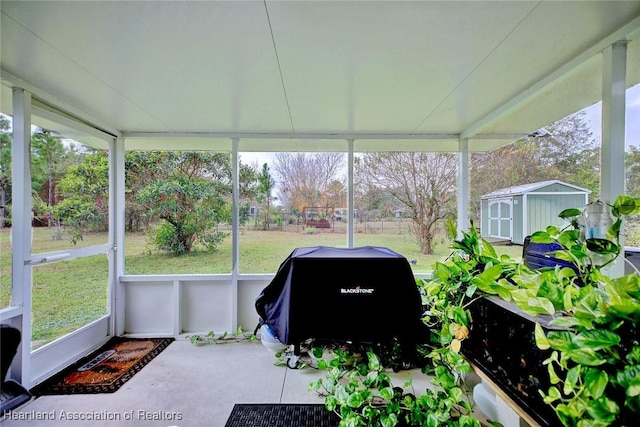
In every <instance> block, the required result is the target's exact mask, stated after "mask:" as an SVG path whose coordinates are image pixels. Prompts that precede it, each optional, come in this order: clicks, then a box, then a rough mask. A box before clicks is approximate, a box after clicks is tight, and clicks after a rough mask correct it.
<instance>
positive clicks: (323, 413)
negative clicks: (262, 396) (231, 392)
mask: <svg viewBox="0 0 640 427" xmlns="http://www.w3.org/2000/svg"><path fill="white" fill-rule="evenodd" d="M338 424H340V417H338V415H336V414H335V413H333V412H330V411H328V410H327V409H326V408H325V407H324V405H305V404H268V403H260V404H236V405H235V406H234V407H233V410H232V411H231V415H229V419H228V420H227V423H226V424H225V427H337V425H338Z"/></svg>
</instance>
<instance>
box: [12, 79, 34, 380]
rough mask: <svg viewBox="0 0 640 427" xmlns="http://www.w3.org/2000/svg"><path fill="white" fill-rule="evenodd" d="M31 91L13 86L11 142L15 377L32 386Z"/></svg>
mask: <svg viewBox="0 0 640 427" xmlns="http://www.w3.org/2000/svg"><path fill="white" fill-rule="evenodd" d="M30 145H31V94H30V93H29V92H27V91H25V90H24V89H21V88H14V89H13V142H12V144H11V150H12V151H11V154H12V168H11V180H12V181H11V182H12V183H13V184H12V185H13V188H12V195H13V204H12V205H13V212H12V216H11V217H12V224H11V238H12V248H11V253H12V265H11V267H12V276H11V282H12V283H11V305H13V306H17V307H20V308H21V311H22V316H21V318H20V319H21V320H20V323H21V324H20V325H14V326H16V327H18V328H19V329H20V331H21V333H22V339H21V342H20V348H19V349H18V354H17V355H16V358H15V359H14V364H13V367H12V371H11V377H12V378H13V379H15V380H17V381H18V382H21V383H22V384H23V385H24V386H25V387H27V388H29V387H30V386H31V379H30V375H31V265H28V264H27V263H26V261H27V260H28V259H29V257H30V255H31V162H30V158H31V157H30Z"/></svg>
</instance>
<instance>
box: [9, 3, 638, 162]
mask: <svg viewBox="0 0 640 427" xmlns="http://www.w3.org/2000/svg"><path fill="white" fill-rule="evenodd" d="M0 7H1V11H2V20H1V23H0V25H1V41H2V43H1V50H0V60H1V64H0V66H1V69H2V80H3V83H5V84H6V85H8V86H16V85H17V86H24V87H26V88H27V89H29V90H31V91H32V92H33V96H34V98H36V99H38V100H40V101H42V102H43V103H45V104H50V105H52V104H53V105H55V106H56V107H57V108H58V109H60V110H62V111H64V112H66V113H68V114H71V115H74V116H78V117H80V118H82V119H83V120H84V121H86V122H90V123H91V124H93V125H96V126H98V127H100V128H102V129H104V130H107V131H109V132H114V133H115V132H121V133H123V134H124V135H125V136H128V137H129V138H128V139H127V141H128V147H129V148H131V147H136V148H143V147H153V146H154V141H157V140H158V138H157V137H167V136H170V137H172V138H171V139H165V140H164V143H163V144H162V146H163V147H165V148H166V147H169V146H172V147H175V148H182V149H196V148H201V147H206V146H211V145H207V144H211V143H212V141H213V142H215V141H218V142H220V143H228V141H227V140H226V139H224V138H216V137H228V136H232V137H233V136H237V137H240V138H241V143H242V144H245V145H244V146H243V147H244V149H246V150H256V151H261V150H264V151H269V150H275V149H279V147H283V146H285V145H286V146H300V143H298V142H292V140H295V141H297V140H301V141H303V140H305V139H314V138H317V139H318V141H316V143H313V144H311V145H310V146H312V147H314V148H313V149H319V147H321V146H322V141H326V147H328V148H327V149H334V148H333V147H334V146H335V145H336V141H333V142H331V141H332V140H335V139H337V138H344V137H355V138H356V139H358V141H356V146H359V147H361V148H362V149H363V150H365V149H369V148H367V147H380V146H384V147H386V149H393V147H396V148H403V147H404V148H407V149H421V148H423V147H424V148H428V149H433V150H443V151H452V150H453V151H454V150H456V149H457V141H458V137H459V136H460V135H463V136H466V137H470V138H472V139H471V141H470V147H471V150H472V151H476V150H485V149H492V148H495V147H496V146H498V145H500V144H502V143H504V142H505V141H512V140H513V137H514V135H524V134H528V133H530V132H532V131H534V130H536V129H538V128H540V127H542V126H545V125H547V124H549V123H551V122H553V121H555V120H557V119H559V118H562V117H564V116H566V115H568V114H570V113H573V112H575V111H578V110H580V109H582V108H584V107H586V106H588V105H591V104H593V103H595V102H597V101H599V100H600V99H601V90H602V89H601V86H602V84H601V79H602V77H601V67H602V61H601V56H602V55H601V51H602V50H603V49H604V48H606V47H607V46H609V45H610V44H611V43H612V42H614V41H616V40H618V39H628V40H630V42H629V44H628V59H627V68H628V71H627V86H632V85H634V84H637V83H640V66H639V65H640V37H639V33H640V1H566V2H565V1H440V2H435V1H412V2H402V1H271V0H268V1H266V2H263V1H103V2H99V1H70V2H64V1H43V2H38V1H20V2H13V1H2V2H1V3H0ZM7 93H8V90H7V89H6V87H5V90H4V91H3V92H2V94H3V96H2V111H3V112H10V109H11V107H10V102H7V99H8V98H9V97H8V96H7ZM156 134H159V135H156ZM503 135H506V137H507V139H504V140H502V139H501V138H502V137H503ZM194 136H195V137H194ZM278 141H280V142H278ZM287 141H288V142H287ZM358 144H359V145H358ZM158 146H159V145H158Z"/></svg>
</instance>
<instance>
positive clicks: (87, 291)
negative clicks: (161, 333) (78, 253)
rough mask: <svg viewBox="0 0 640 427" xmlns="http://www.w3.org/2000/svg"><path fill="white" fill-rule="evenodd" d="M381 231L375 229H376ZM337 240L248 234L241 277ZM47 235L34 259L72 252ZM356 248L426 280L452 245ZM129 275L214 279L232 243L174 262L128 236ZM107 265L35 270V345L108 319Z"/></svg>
mask: <svg viewBox="0 0 640 427" xmlns="http://www.w3.org/2000/svg"><path fill="white" fill-rule="evenodd" d="M371 230H375V229H373V228H372V229H371ZM339 231H340V230H336V231H335V232H331V231H330V232H327V231H322V232H317V233H315V234H308V233H303V232H302V230H301V228H298V229H297V230H296V229H295V228H294V229H292V230H290V231H284V230H269V231H262V230H260V231H244V232H242V233H241V235H240V241H239V244H240V272H241V273H275V272H276V270H277V269H278V266H279V265H280V263H281V262H282V261H283V260H284V259H285V258H286V257H287V255H289V253H291V251H292V250H293V249H294V248H296V247H301V246H316V245H326V246H343V247H344V246H346V235H345V234H343V233H341V232H339ZM51 236H52V232H51V230H49V229H46V228H37V229H34V233H33V239H32V242H33V252H34V253H42V252H49V251H54V250H64V249H68V248H71V247H73V246H72V245H70V243H69V240H68V239H69V236H66V235H64V234H63V236H62V237H63V240H52V238H51ZM354 239H355V246H365V245H374V246H386V247H389V248H391V249H393V250H395V251H397V252H400V253H402V254H403V255H404V256H406V257H407V258H408V259H410V260H413V259H415V260H416V263H415V264H414V265H412V268H413V269H414V271H416V272H426V271H428V270H430V269H431V266H432V265H433V264H434V263H435V262H436V261H439V260H443V259H445V258H446V257H447V256H448V255H449V253H450V252H451V251H450V249H449V248H448V246H449V242H448V241H446V240H445V239H444V238H439V239H438V240H437V242H436V244H435V245H434V254H433V255H428V256H427V255H422V254H421V253H420V251H419V250H418V248H417V246H416V245H415V243H413V241H412V240H411V238H410V237H409V236H408V235H407V234H406V233H404V232H402V230H400V229H393V228H389V227H388V228H387V230H386V232H384V231H381V230H380V229H379V230H378V232H377V233H375V234H364V233H358V234H356V236H355V238H354ZM106 241H107V235H106V234H104V233H95V234H89V235H85V236H84V239H83V241H82V242H81V244H82V246H89V245H96V244H103V243H105V242H106ZM125 247H126V253H125V272H126V274H213V273H229V272H230V271H231V238H230V237H228V238H227V239H225V241H224V242H223V243H222V244H221V245H220V247H219V248H218V250H217V251H216V252H215V253H203V252H195V253H193V254H189V255H187V256H182V257H171V256H167V255H164V254H161V253H158V252H157V251H155V250H152V249H150V247H149V245H148V242H147V238H146V236H145V234H144V233H130V234H127V236H126V241H125ZM496 250H497V251H498V253H506V254H508V255H510V256H512V257H514V258H520V255H521V251H522V248H521V247H520V246H496ZM107 282H108V260H107V256H106V255H96V256H92V257H86V258H79V259H74V260H70V261H60V262H55V263H51V264H45V265H42V266H36V267H34V269H33V288H32V289H33V292H32V298H33V337H32V338H33V340H34V341H35V342H36V346H37V345H42V344H43V343H46V342H49V341H51V340H53V339H56V338H58V337H60V336H62V335H64V334H66V333H69V332H71V331H73V330H75V329H77V328H78V327H80V326H83V325H85V324H87V323H89V322H91V321H93V320H95V319H97V318H99V317H101V316H103V315H105V314H106V313H107V297H108V290H107ZM10 299H11V241H10V229H3V230H0V307H7V306H8V305H9V304H10Z"/></svg>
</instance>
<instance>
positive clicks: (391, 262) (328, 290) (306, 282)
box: [256, 246, 423, 344]
mask: <svg viewBox="0 0 640 427" xmlns="http://www.w3.org/2000/svg"><path fill="white" fill-rule="evenodd" d="M256 310H257V311H258V314H259V315H260V317H261V319H262V321H263V322H264V323H266V324H267V325H268V326H269V328H270V329H271V330H272V331H273V332H274V333H275V334H276V336H277V337H278V339H279V340H280V342H282V343H283V344H299V343H301V342H302V341H304V340H306V339H310V338H314V339H323V340H334V341H358V342H376V343H378V342H385V341H390V340H393V339H398V340H399V341H401V342H404V343H406V344H411V343H415V342H416V340H417V339H418V338H417V334H419V331H420V330H421V326H423V325H422V321H421V315H422V302H421V297H420V293H419V291H418V287H417V285H416V281H415V278H414V276H413V273H412V271H411V267H410V266H409V263H408V262H407V259H406V258H405V257H403V256H402V255H400V254H398V253H396V252H394V251H392V250H390V249H387V248H383V247H375V246H365V247H359V248H349V249H347V248H333V247H326V246H317V247H306V248H298V249H295V250H294V251H293V252H292V253H291V255H289V257H288V258H287V259H286V260H285V261H284V262H283V263H282V264H281V265H280V268H279V269H278V272H277V273H276V276H275V277H274V279H273V280H272V281H271V283H270V284H269V285H267V287H265V288H264V289H263V291H262V293H261V294H260V295H259V296H258V298H257V299H256Z"/></svg>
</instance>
